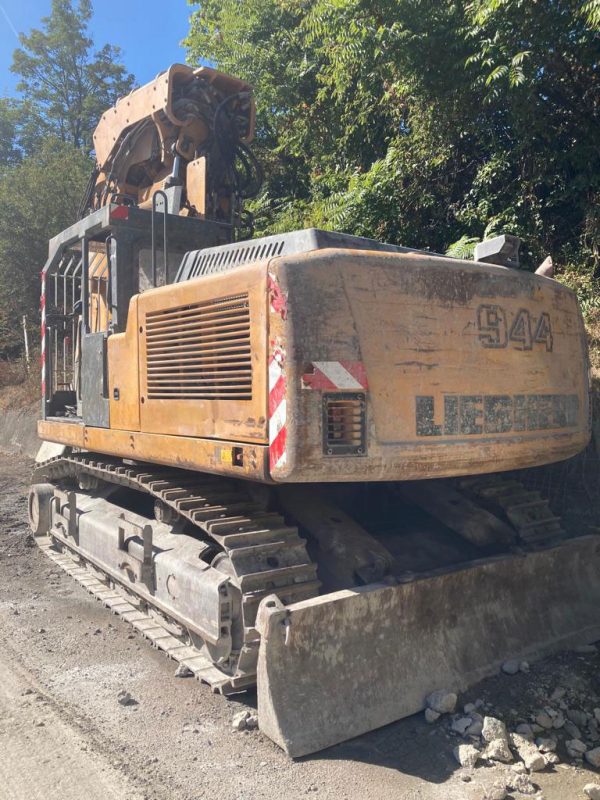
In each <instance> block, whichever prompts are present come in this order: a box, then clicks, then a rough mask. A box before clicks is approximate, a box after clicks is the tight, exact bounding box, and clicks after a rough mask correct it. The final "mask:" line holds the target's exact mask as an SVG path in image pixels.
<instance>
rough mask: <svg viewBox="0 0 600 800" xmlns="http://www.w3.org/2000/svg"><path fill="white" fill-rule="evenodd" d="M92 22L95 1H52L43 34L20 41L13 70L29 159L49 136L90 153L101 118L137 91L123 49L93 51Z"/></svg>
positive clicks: (23, 36) (21, 140) (22, 141)
mask: <svg viewBox="0 0 600 800" xmlns="http://www.w3.org/2000/svg"><path fill="white" fill-rule="evenodd" d="M91 17H92V4H91V0H79V3H78V5H77V6H75V5H74V3H73V2H72V1H71V0H52V9H51V13H50V16H48V17H44V18H43V19H42V27H41V29H40V30H37V29H34V30H32V31H31V32H30V33H29V34H28V35H26V34H21V36H20V37H19V39H20V43H21V47H20V48H18V49H17V50H15V52H14V55H13V65H12V67H11V69H12V71H13V72H14V73H16V74H17V75H19V76H20V78H21V80H20V82H19V84H18V86H17V89H18V91H19V92H20V93H21V94H22V98H23V106H22V107H21V115H20V130H19V131H18V136H17V138H18V141H19V143H20V144H21V146H22V147H23V148H24V150H25V151H26V152H27V153H30V152H33V150H35V148H36V147H37V146H38V145H39V144H40V143H41V142H43V141H44V140H45V139H46V138H47V137H48V136H54V137H56V138H57V139H59V140H60V141H62V142H65V143H67V144H71V145H73V146H74V147H80V148H82V149H84V150H87V151H89V150H91V148H92V132H93V130H94V128H95V127H96V125H97V123H98V119H99V118H100V115H101V114H102V113H103V112H104V111H105V110H106V109H107V108H109V107H110V106H111V105H114V103H115V102H116V100H117V99H118V98H119V97H121V96H123V95H125V94H127V93H128V92H129V91H130V90H131V88H132V86H133V76H132V75H130V74H128V73H127V72H126V70H125V68H124V67H123V65H122V64H121V63H120V58H121V52H120V50H119V48H118V47H113V46H112V45H109V44H106V45H104V46H103V47H101V48H100V50H94V45H93V41H92V39H91V38H90V37H89V36H88V28H89V23H90V20H91Z"/></svg>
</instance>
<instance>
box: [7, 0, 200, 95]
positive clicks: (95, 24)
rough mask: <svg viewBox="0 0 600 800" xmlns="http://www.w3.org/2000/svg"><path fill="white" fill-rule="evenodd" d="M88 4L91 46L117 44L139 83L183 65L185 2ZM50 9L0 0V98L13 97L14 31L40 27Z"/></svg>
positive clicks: (40, 2)
mask: <svg viewBox="0 0 600 800" xmlns="http://www.w3.org/2000/svg"><path fill="white" fill-rule="evenodd" d="M93 5H94V17H93V19H92V22H91V25H90V34H91V36H92V38H93V39H94V42H95V44H96V45H97V46H99V47H101V46H102V45H104V44H113V45H118V46H119V47H120V48H121V49H122V51H123V62H124V64H125V67H126V68H127V69H128V70H129V72H132V73H133V74H134V75H135V77H136V80H137V82H138V83H139V84H144V83H147V82H148V81H150V80H152V79H153V78H155V77H156V75H157V74H158V73H159V72H162V71H163V70H164V69H166V68H167V67H168V66H169V65H170V64H174V63H175V62H184V61H185V50H184V49H183V48H182V47H181V46H180V42H181V40H182V39H183V37H184V36H185V35H186V34H187V32H188V19H189V16H190V11H191V10H192V9H191V7H190V6H189V5H188V3H187V0H93ZM50 6H51V0H0V97H7V96H11V95H14V94H15V86H16V84H17V82H18V79H17V77H16V76H15V75H13V74H12V72H11V71H10V65H11V63H12V53H13V50H14V49H15V48H16V47H17V46H18V41H17V33H21V32H23V33H28V32H29V31H30V30H31V29H32V28H39V27H40V20H41V18H42V17H45V16H47V15H48V13H49V11H50Z"/></svg>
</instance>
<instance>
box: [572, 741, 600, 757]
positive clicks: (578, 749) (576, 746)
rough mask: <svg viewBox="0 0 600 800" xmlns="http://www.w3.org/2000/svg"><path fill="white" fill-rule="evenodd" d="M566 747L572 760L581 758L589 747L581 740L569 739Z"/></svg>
mask: <svg viewBox="0 0 600 800" xmlns="http://www.w3.org/2000/svg"><path fill="white" fill-rule="evenodd" d="M565 747H566V748H567V753H568V754H569V755H570V756H571V758H581V756H582V755H583V754H584V753H585V752H586V750H587V745H585V744H584V743H583V742H582V741H581V739H568V740H567V741H566V742H565ZM598 754H599V755H600V749H599V750H598Z"/></svg>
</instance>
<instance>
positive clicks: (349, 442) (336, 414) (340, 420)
mask: <svg viewBox="0 0 600 800" xmlns="http://www.w3.org/2000/svg"><path fill="white" fill-rule="evenodd" d="M323 451H324V453H325V455H328V456H334V455H355V456H360V455H365V453H366V403H365V396H364V394H354V393H344V394H326V395H324V397H323Z"/></svg>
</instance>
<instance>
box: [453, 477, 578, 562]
mask: <svg viewBox="0 0 600 800" xmlns="http://www.w3.org/2000/svg"><path fill="white" fill-rule="evenodd" d="M459 487H460V488H461V489H462V490H463V491H465V492H466V493H467V494H469V495H470V496H472V497H474V498H475V499H476V500H478V501H480V502H481V503H483V504H485V505H488V506H491V507H492V510H493V511H494V512H496V513H498V512H499V513H500V514H503V515H505V516H506V518H507V519H508V521H509V522H510V523H511V524H512V526H513V527H514V528H515V529H516V531H517V534H518V536H519V539H520V540H521V542H522V543H523V544H526V545H528V546H530V547H531V548H538V547H548V546H549V545H553V544H556V543H558V542H560V541H562V540H563V539H565V538H566V533H565V531H564V530H563V527H562V523H561V520H560V517H557V516H556V515H555V514H554V513H553V511H552V509H551V508H550V505H549V503H548V500H547V499H546V498H544V497H542V495H541V494H540V493H539V492H536V491H531V490H529V489H527V488H526V487H525V486H524V484H522V483H521V482H520V481H518V480H515V479H514V478H512V477H504V476H502V475H495V474H491V475H481V476H477V477H473V478H465V479H462V480H461V481H460V482H459ZM494 507H495V508H494Z"/></svg>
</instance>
